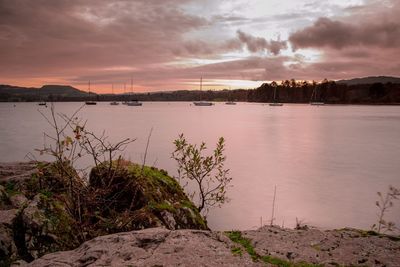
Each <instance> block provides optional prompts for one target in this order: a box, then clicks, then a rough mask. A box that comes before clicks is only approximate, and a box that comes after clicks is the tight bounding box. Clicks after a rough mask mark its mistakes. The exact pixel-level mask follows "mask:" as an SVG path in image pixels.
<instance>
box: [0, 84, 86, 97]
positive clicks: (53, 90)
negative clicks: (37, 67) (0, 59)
mask: <svg viewBox="0 0 400 267" xmlns="http://www.w3.org/2000/svg"><path fill="white" fill-rule="evenodd" d="M0 93H3V94H11V95H24V96H26V95H38V96H49V95H55V96H71V97H73V96H85V95H87V93H86V92H83V91H81V90H79V89H76V88H74V87H72V86H69V85H43V86H42V87H41V88H33V87H18V86H12V85H0Z"/></svg>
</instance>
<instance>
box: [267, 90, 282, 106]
mask: <svg viewBox="0 0 400 267" xmlns="http://www.w3.org/2000/svg"><path fill="white" fill-rule="evenodd" d="M277 88H278V87H277V86H275V87H274V102H272V103H269V105H270V106H271V107H281V106H283V103H279V102H278V101H277V100H278V99H276V90H277Z"/></svg>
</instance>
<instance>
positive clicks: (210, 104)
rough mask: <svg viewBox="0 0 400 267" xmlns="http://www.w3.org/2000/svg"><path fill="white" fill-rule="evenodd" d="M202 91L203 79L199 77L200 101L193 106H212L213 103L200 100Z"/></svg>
mask: <svg viewBox="0 0 400 267" xmlns="http://www.w3.org/2000/svg"><path fill="white" fill-rule="evenodd" d="M202 89H203V77H200V101H194V102H193V104H194V105H195V106H212V105H213V103H211V102H207V101H202V100H201V96H202Z"/></svg>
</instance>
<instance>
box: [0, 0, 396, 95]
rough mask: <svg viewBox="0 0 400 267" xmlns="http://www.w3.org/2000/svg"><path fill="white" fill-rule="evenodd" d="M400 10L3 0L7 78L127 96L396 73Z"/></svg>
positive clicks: (188, 0)
mask: <svg viewBox="0 0 400 267" xmlns="http://www.w3.org/2000/svg"><path fill="white" fill-rule="evenodd" d="M399 14H400V0H325V1H322V0H319V1H318V0H218V1H215V0H0V84H12V85H18V86H29V87H40V86H42V85H44V84H66V85H72V86H74V87H77V88H79V89H82V90H87V89H88V86H87V84H88V81H90V82H91V90H92V91H96V92H98V93H111V92H112V88H114V90H113V92H114V93H123V92H124V91H126V92H130V91H133V92H154V91H163V90H167V91H170V90H181V89H198V88H199V81H200V77H203V88H205V89H224V88H226V89H228V88H231V89H235V88H256V87H258V86H259V85H261V84H262V83H264V82H271V81H273V80H276V81H281V80H284V79H292V78H294V79H297V80H316V81H321V80H322V79H324V78H327V79H330V80H337V79H346V78H354V77H364V76H377V75H387V76H400V15H399ZM131 84H132V86H131ZM124 88H125V89H124Z"/></svg>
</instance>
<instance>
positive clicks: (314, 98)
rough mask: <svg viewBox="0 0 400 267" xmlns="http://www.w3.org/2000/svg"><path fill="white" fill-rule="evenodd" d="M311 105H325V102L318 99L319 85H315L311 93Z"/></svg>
mask: <svg viewBox="0 0 400 267" xmlns="http://www.w3.org/2000/svg"><path fill="white" fill-rule="evenodd" d="M310 105H312V106H323V105H325V103H324V102H322V101H318V99H317V86H316V85H315V86H314V89H313V92H312V94H311V99H310Z"/></svg>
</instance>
